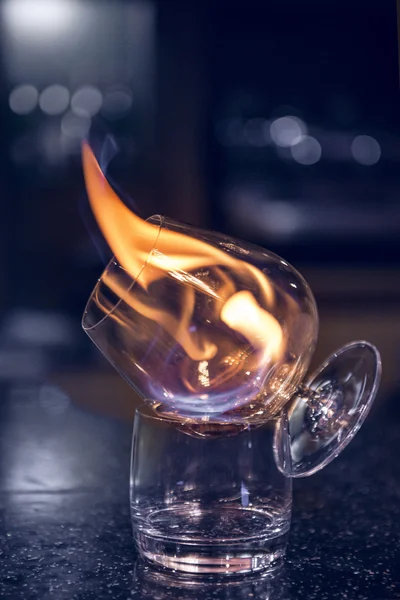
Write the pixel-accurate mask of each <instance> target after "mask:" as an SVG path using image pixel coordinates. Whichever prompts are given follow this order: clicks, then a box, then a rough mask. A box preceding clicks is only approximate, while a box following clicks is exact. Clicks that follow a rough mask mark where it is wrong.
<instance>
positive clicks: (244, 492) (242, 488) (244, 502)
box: [240, 481, 250, 508]
mask: <svg viewBox="0 0 400 600" xmlns="http://www.w3.org/2000/svg"><path fill="white" fill-rule="evenodd" d="M240 494H241V496H242V506H243V507H244V508H246V507H247V506H248V505H249V496H250V493H249V490H248V489H247V486H246V485H245V483H244V482H243V481H242V485H241V486H240Z"/></svg>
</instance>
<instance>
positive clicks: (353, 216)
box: [0, 0, 400, 412]
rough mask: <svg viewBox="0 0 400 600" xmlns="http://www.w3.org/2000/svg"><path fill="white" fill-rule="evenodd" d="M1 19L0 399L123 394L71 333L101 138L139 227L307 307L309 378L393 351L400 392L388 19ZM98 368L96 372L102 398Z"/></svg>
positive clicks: (394, 381) (253, 14)
mask: <svg viewBox="0 0 400 600" xmlns="http://www.w3.org/2000/svg"><path fill="white" fill-rule="evenodd" d="M0 6H1V36H0V45H1V64H0V69H1V72H0V85H1V88H0V102H1V125H2V127H1V131H2V134H1V137H0V148H1V161H0V165H1V167H0V169H1V175H0V194H1V202H2V213H1V214H2V219H1V222H0V228H1V231H0V234H1V235H0V245H1V248H0V249H1V252H0V307H1V322H0V380H3V381H10V380H11V381H12V380H13V379H17V378H18V379H19V380H20V379H21V378H22V379H23V378H26V380H29V381H30V380H32V378H38V379H43V378H46V377H51V378H53V379H54V380H55V381H56V382H58V383H60V385H62V387H63V388H64V389H65V388H67V390H66V391H67V392H70V393H71V394H73V396H74V398H76V399H77V400H81V401H82V402H86V403H91V402H92V403H93V404H96V406H101V398H102V396H104V398H103V400H104V403H105V405H107V400H106V398H105V396H106V390H107V389H110V388H109V387H108V386H107V385H106V383H107V382H111V381H112V383H113V385H119V386H120V392H116V393H115V395H116V396H118V397H121V398H122V397H126V398H129V397H130V395H131V392H130V391H129V390H128V388H127V387H126V386H125V384H124V383H123V382H122V381H120V379H119V377H118V376H116V375H114V373H113V372H111V370H110V369H109V367H108V366H107V365H106V364H105V363H104V362H103V361H102V359H101V357H100V356H99V355H98V352H97V351H96V350H95V348H94V347H92V345H91V343H90V342H89V340H88V339H86V337H85V335H84V334H83V332H82V331H81V329H80V316H81V314H82V311H83V308H84V305H85V302H86V300H87V298H88V296H89V294H90V292H91V290H92V288H93V286H94V283H95V281H96V278H97V277H98V276H99V275H100V273H101V271H102V268H103V265H104V263H105V261H107V259H108V258H109V253H108V250H107V248H106V246H105V244H104V242H103V241H102V240H101V239H100V237H99V234H98V232H97V231H96V229H95V227H94V225H93V221H92V219H91V217H90V214H89V210H88V205H87V200H86V194H85V188H84V182H83V177H82V169H81V161H80V144H81V140H82V139H83V138H85V137H87V136H89V135H90V136H91V137H92V136H93V137H94V138H95V139H96V140H100V142H101V140H105V139H106V136H108V135H109V136H112V139H113V140H114V141H115V143H116V144H117V145H118V148H119V153H118V154H117V155H116V157H115V158H114V159H113V161H112V162H111V164H110V171H109V172H110V176H111V177H112V179H113V181H114V182H115V183H116V185H117V186H118V188H119V189H120V190H122V191H123V192H124V194H125V196H126V197H130V198H131V199H132V200H133V201H134V203H135V206H136V210H137V211H138V213H139V214H140V215H141V216H144V217H148V216H150V215H151V214H152V213H155V212H159V213H163V214H167V215H169V216H172V217H175V218H177V219H179V220H181V221H186V222H190V223H193V224H197V225H202V226H206V227H210V228H214V229H218V230H221V231H224V232H226V233H230V234H232V235H235V236H237V237H242V238H244V239H247V240H251V241H254V242H256V243H259V244H261V245H263V246H265V247H266V248H269V249H271V250H273V251H275V252H277V253H278V254H280V255H282V256H283V257H285V258H286V259H287V260H289V261H290V262H292V264H294V265H295V266H296V267H297V268H298V269H299V270H300V271H301V272H302V273H303V275H304V276H305V277H306V279H307V280H308V281H309V283H310V285H311V287H312V289H313V291H314V293H315V295H316V299H317V302H318V305H319V309H320V318H321V333H320V339H319V345H318V348H317V352H316V356H315V361H314V362H315V364H317V363H319V362H320V361H321V360H323V359H324V358H325V357H326V356H327V354H329V353H330V352H332V351H333V350H335V349H336V348H337V347H338V346H340V345H341V344H343V343H345V342H348V341H351V340H353V339H363V338H365V339H368V340H370V341H372V342H373V343H375V344H376V345H377V346H378V347H379V349H380V350H381V352H382V355H383V361H384V382H383V390H384V391H393V390H395V389H397V388H398V387H399V382H400V375H399V369H398V367H397V365H398V361H399V359H400V316H399V308H400V277H399V274H400V242H399V237H400V203H399V200H400V176H399V168H400V143H399V141H400V106H399V94H400V92H399V65H398V49H397V31H396V29H397V26H396V4H395V1H394V0H380V2H376V1H375V0H363V1H362V0H350V1H348V0H347V1H345V0H325V1H324V2H320V1H317V0H303V2H297V1H296V0H268V2H266V1H263V2H261V1H255V0H246V2H244V1H238V2H225V1H223V0H221V1H218V2H212V1H211V0H190V1H189V0H186V1H185V0H164V1H161V0H159V1H156V0H153V1H152V0H136V1H135V0H131V1H128V0H125V1H124V0H113V1H112V2H106V1H101V0H99V1H95V0H92V1H90V0H85V1H83V0H51V1H49V0H35V1H33V0H32V1H31V0H3V1H2V2H1V4H0ZM88 368H89V369H93V370H95V371H96V372H97V371H100V372H101V375H98V376H97V377H93V378H91V380H90V381H91V385H92V387H93V390H94V392H93V394H88V391H87V386H82V385H81V384H80V382H81V378H82V377H85V378H86V380H87V372H88V371H87V369H88ZM113 389H115V388H113ZM80 396H82V397H80ZM129 406H130V404H129V402H127V403H126V405H125V404H124V403H123V402H122V401H121V404H118V406H117V408H115V405H114V404H113V405H112V406H111V407H110V406H109V405H107V410H114V409H115V410H116V411H117V412H118V411H121V410H122V411H123V410H125V408H126V410H127V411H128V412H129V410H130V409H129ZM124 407H125V408H124Z"/></svg>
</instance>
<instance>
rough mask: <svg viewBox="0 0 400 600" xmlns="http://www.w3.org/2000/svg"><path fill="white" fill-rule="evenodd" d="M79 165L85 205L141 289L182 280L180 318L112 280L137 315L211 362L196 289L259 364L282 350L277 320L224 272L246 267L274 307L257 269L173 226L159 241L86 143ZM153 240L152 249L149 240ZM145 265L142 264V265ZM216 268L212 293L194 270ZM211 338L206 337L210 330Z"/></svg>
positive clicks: (213, 348) (203, 369) (203, 371)
mask: <svg viewBox="0 0 400 600" xmlns="http://www.w3.org/2000/svg"><path fill="white" fill-rule="evenodd" d="M83 167H84V174H85V181H86V186H87V191H88V195H89V201H90V205H91V207H92V210H93V213H94V216H95V218H96V220H97V222H98V224H99V226H100V229H101V230H102V233H103V235H104V237H105V238H106V240H107V242H108V244H109V245H110V247H111V249H112V251H113V252H114V255H115V257H116V259H117V260H118V262H119V263H120V264H121V266H122V267H123V268H124V269H126V271H127V272H128V273H129V274H130V275H131V277H132V278H133V279H136V278H137V277H138V275H139V273H140V278H139V284H140V286H142V288H143V289H147V288H148V287H149V286H150V285H151V284H152V283H154V282H155V281H157V280H159V279H161V278H163V277H165V276H169V277H173V278H175V279H177V280H178V281H182V282H184V283H187V284H188V285H184V286H182V288H183V290H184V291H183V293H182V311H181V314H180V315H179V317H177V316H175V315H173V314H170V312H168V311H167V310H164V309H163V308H159V307H154V306H148V305H147V304H146V303H145V302H144V301H143V300H140V298H139V297H137V296H136V295H133V294H131V293H130V291H129V290H126V289H122V286H118V284H117V283H116V282H115V281H114V280H113V279H112V278H109V280H107V284H108V285H109V287H110V288H111V289H112V290H113V291H114V292H115V293H116V294H117V295H118V297H120V298H122V299H123V300H124V301H125V302H126V303H127V304H128V305H129V306H131V307H132V308H133V309H134V310H135V311H137V312H138V313H140V314H141V315H143V316H145V317H147V318H149V319H152V320H154V321H155V322H157V323H158V324H159V325H161V326H162V327H163V328H164V330H165V331H167V332H168V333H169V335H171V337H173V338H174V339H175V340H176V341H177V342H178V343H179V344H180V345H181V346H182V348H183V349H184V350H185V352H186V354H187V355H188V356H189V357H190V358H191V359H193V360H197V361H208V360H210V359H212V358H213V357H214V356H215V355H216V353H217V351H218V347H217V345H216V343H215V342H214V340H213V339H208V338H205V337H204V336H203V337H199V335H198V334H196V332H191V331H190V322H191V318H192V315H193V313H194V310H195V301H196V292H200V293H203V294H207V295H209V296H211V297H213V298H214V300H215V306H216V310H217V311H218V313H219V314H218V315H217V317H218V318H219V319H220V321H221V322H222V323H224V325H225V326H227V327H229V328H230V329H232V330H233V331H235V332H236V333H238V334H241V335H242V336H243V337H244V338H246V339H247V340H248V342H249V344H251V346H253V348H254V349H255V350H256V351H260V356H261V358H259V360H260V362H263V361H265V360H266V359H269V360H273V359H276V358H279V357H280V356H281V355H282V353H283V351H284V345H285V344H284V336H283V331H282V328H281V326H280V324H279V323H278V321H277V319H276V318H275V317H274V316H273V315H272V314H271V313H269V312H268V311H267V310H265V309H264V308H261V306H260V305H259V304H258V302H257V300H256V299H255V297H254V295H253V294H252V293H250V291H237V290H236V285H235V283H234V281H232V280H231V278H230V277H229V275H227V273H226V270H222V269H221V267H223V268H225V269H228V270H231V271H233V272H245V273H246V275H247V277H248V278H249V281H250V282H251V286H252V289H255V290H257V294H258V295H259V297H260V298H261V299H263V300H264V301H265V304H266V305H267V306H273V303H274V291H273V288H272V286H271V284H270V282H269V280H268V279H267V277H266V276H265V275H264V273H262V272H261V271H260V270H259V269H257V268H256V267H255V266H253V265H251V264H249V263H247V262H245V261H243V260H240V259H238V258H235V257H233V256H231V255H229V254H228V253H227V252H225V251H224V250H221V249H220V248H217V247H215V246H212V245H211V244H208V243H206V242H203V241H201V240H198V239H195V238H192V237H190V236H188V235H185V234H183V233H179V232H177V231H171V230H167V229H166V230H165V231H164V232H163V236H162V238H161V237H160V238H159V239H157V236H158V233H159V228H158V226H157V225H154V224H152V223H149V222H147V221H144V220H142V219H141V218H140V217H138V216H137V215H135V214H134V213H133V212H131V211H130V210H129V209H128V208H127V207H126V206H125V204H124V203H123V202H122V201H121V199H120V198H119V197H118V196H117V194H116V193H115V192H114V190H113V189H112V188H111V186H110V185H109V183H108V182H107V180H106V178H105V176H104V174H103V173H102V171H101V169H100V166H99V164H98V162H97V160H96V158H95V156H94V154H93V152H92V151H91V149H90V147H89V146H88V144H86V143H85V144H84V145H83ZM155 240H157V242H156V245H155V246H154V241H155ZM144 265H146V268H144V269H143V266H144ZM205 267H207V268H210V267H214V270H215V273H216V274H217V275H218V277H219V278H220V280H221V282H222V285H221V287H220V288H219V289H218V293H216V292H215V290H214V289H213V288H212V287H211V286H208V285H207V283H205V282H204V281H202V280H200V279H199V278H198V277H196V275H195V273H194V272H195V271H196V269H200V268H205ZM210 335H211V334H210ZM199 372H200V377H201V378H202V380H203V381H208V371H207V363H205V362H201V363H200V367H199Z"/></svg>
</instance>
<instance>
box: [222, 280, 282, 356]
mask: <svg viewBox="0 0 400 600" xmlns="http://www.w3.org/2000/svg"><path fill="white" fill-rule="evenodd" d="M221 320H222V321H223V322H224V323H226V325H228V326H229V327H231V329H234V330H235V331H238V332H239V333H241V334H242V335H243V336H244V337H245V338H247V339H248V340H251V343H252V345H253V346H254V347H255V348H256V349H259V350H261V351H262V352H263V353H264V358H267V357H270V356H271V357H273V358H277V357H279V356H280V353H281V349H282V346H283V332H282V328H281V326H280V325H279V323H278V321H277V320H276V319H275V317H273V316H272V315H271V314H270V313H269V312H267V311H266V310H264V309H263V308H260V307H259V306H258V304H257V302H256V300H255V298H254V296H253V295H252V294H250V292H246V291H242V292H237V293H236V294H234V295H233V296H232V297H231V298H229V300H227V301H226V302H225V304H224V306H223V308H222V311H221Z"/></svg>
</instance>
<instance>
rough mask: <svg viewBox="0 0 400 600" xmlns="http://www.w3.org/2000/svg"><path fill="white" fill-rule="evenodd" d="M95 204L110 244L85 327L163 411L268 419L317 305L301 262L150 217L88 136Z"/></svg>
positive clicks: (88, 173) (304, 364) (294, 373)
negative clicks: (104, 164)
mask: <svg viewBox="0 0 400 600" xmlns="http://www.w3.org/2000/svg"><path fill="white" fill-rule="evenodd" d="M84 167H85V177H86V182H87V187H88V192H89V198H90V202H91V205H92V208H93V212H94V214H95V216H96V218H97V220H98V222H99V224H100V227H101V228H102V231H103V233H104V235H105V236H106V238H107V241H108V242H109V244H110V246H111V248H112V249H113V251H114V252H115V258H113V259H112V261H111V262H110V263H109V265H108V267H107V268H106V270H105V271H104V273H103V275H102V277H101V278H100V280H99V282H98V284H97V286H96V287H95V289H94V291H93V293H92V295H91V297H90V299H89V302H88V304H87V307H86V310H85V313H84V316H83V327H84V329H85V330H86V332H87V333H88V334H89V336H90V337H91V339H92V340H93V341H94V342H95V343H96V345H97V346H98V347H99V349H100V350H101V351H102V352H103V354H104V355H105V356H106V357H107V358H108V360H109V361H110V362H111V363H112V364H113V365H114V366H115V367H116V368H117V370H118V371H119V372H120V373H121V374H122V376H123V377H124V378H125V379H126V380H127V381H128V382H129V383H130V384H131V385H132V386H133V387H134V388H135V389H136V390H137V391H138V393H139V394H140V395H141V396H142V398H143V399H144V400H145V401H146V402H147V403H148V404H150V405H151V406H152V407H153V408H154V409H155V410H157V412H158V413H159V414H163V415H166V416H169V417H174V418H177V419H179V420H182V421H187V420H191V421H193V420H194V421H200V422H203V423H252V422H262V421H265V420H266V419H267V418H270V417H272V416H273V415H275V414H277V413H278V412H279V411H280V409H281V408H282V406H283V405H284V404H285V403H286V402H287V401H288V400H289V398H290V397H291V396H292V395H293V394H294V392H295V390H296V389H297V388H298V386H299V384H300V382H301V381H302V379H303V377H304V375H305V372H306V371H307V369H308V366H309V363H310V360H311V356H312V353H313V351H314V348H315V344H316V338H317V329H318V316H317V310H316V305H315V301H314V298H313V295H312V293H311V291H310V289H309V287H308V285H307V283H306V282H305V281H304V279H303V278H302V277H301V275H300V274H299V273H297V271H296V270H295V269H294V268H293V267H291V266H290V265H289V264H288V263H287V262H286V261H284V260H282V259H281V258H279V257H278V256H276V255H274V254H273V253H271V252H267V251H266V250H264V249H262V248H259V247H257V246H253V245H251V244H247V243H245V242H242V241H238V240H235V239H233V238H230V237H226V236H223V235H221V234H218V233H214V232H210V231H205V230H201V229H196V228H194V227H191V226H188V225H183V224H179V223H176V222H174V221H172V220H170V219H166V218H165V217H159V216H156V217H152V218H151V219H149V220H148V221H143V220H142V219H140V218H139V217H138V216H137V215H134V214H133V213H132V212H131V211H129V209H128V208H127V207H126V206H125V205H124V204H123V203H122V201H121V200H120V199H119V198H118V196H117V195H116V194H115V192H114V191H113V190H112V188H111V187H110V186H109V184H108V182H107V180H106V179H105V177H104V175H103V174H102V172H101V170H100V168H99V166H98V164H97V162H96V159H95V158H94V155H93V154H92V153H91V150H90V149H89V148H88V147H86V148H84Z"/></svg>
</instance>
